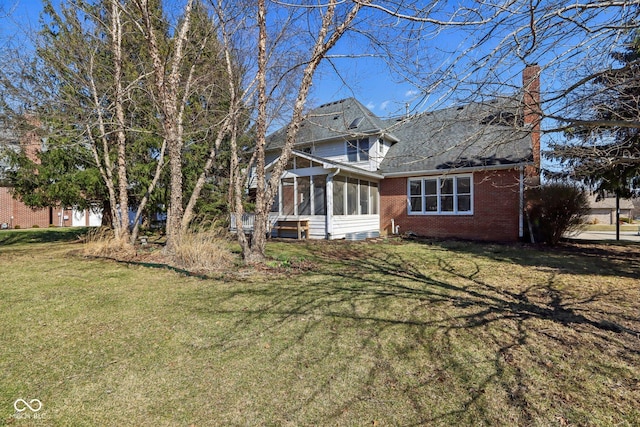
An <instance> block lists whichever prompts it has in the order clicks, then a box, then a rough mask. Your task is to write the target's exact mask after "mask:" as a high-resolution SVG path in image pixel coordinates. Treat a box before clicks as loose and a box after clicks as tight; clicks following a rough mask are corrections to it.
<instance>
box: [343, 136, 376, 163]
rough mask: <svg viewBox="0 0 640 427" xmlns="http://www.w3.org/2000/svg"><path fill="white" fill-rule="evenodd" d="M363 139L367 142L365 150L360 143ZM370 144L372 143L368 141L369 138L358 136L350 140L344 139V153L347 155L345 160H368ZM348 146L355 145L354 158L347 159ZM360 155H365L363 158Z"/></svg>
mask: <svg viewBox="0 0 640 427" xmlns="http://www.w3.org/2000/svg"><path fill="white" fill-rule="evenodd" d="M364 141H366V142H367V144H368V146H367V149H366V151H365V150H363V149H362V148H361V144H362V143H363V142H364ZM354 143H355V144H354ZM371 145H373V144H371V141H370V139H369V138H358V139H352V140H349V141H345V144H344V147H345V155H346V157H347V162H352V163H356V162H368V161H369V160H370V159H371ZM349 146H351V147H355V149H356V159H355V160H349ZM362 157H366V159H363V158H362Z"/></svg>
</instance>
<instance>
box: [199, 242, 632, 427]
mask: <svg viewBox="0 0 640 427" xmlns="http://www.w3.org/2000/svg"><path fill="white" fill-rule="evenodd" d="M314 248H315V250H318V251H319V253H317V255H318V256H319V257H320V258H323V259H325V260H326V264H324V267H323V266H322V265H320V266H319V269H318V270H319V271H315V272H313V273H310V274H309V275H305V278H304V279H301V280H299V281H295V283H291V282H285V283H272V284H263V285H261V286H255V287H253V288H252V287H245V288H243V289H242V290H239V289H235V290H234V289H229V291H228V292H225V293H222V294H220V293H216V294H212V295H211V296H210V297H211V298H204V299H200V300H199V301H198V302H195V301H193V302H194V306H192V307H191V309H194V308H195V309H196V310H198V311H200V312H204V313H207V314H208V315H214V316H220V315H223V316H232V317H233V319H234V321H233V324H231V325H228V329H227V330H226V332H225V334H224V337H222V339H221V341H220V343H221V344H220V345H222V346H226V347H227V348H232V347H234V346H235V345H238V346H242V345H244V344H242V340H239V338H238V337H243V338H242V339H246V338H247V334H248V333H249V335H250V336H251V337H255V338H257V337H263V336H272V335H274V334H277V333H281V334H284V335H285V337H283V336H280V339H283V340H284V341H285V343H284V344H283V345H280V346H279V347H277V348H274V350H273V353H274V354H273V359H274V360H277V359H290V358H292V357H293V358H294V359H297V360H300V361H301V366H299V367H298V368H299V369H301V370H304V368H303V366H304V365H305V364H307V363H312V364H331V365H332V366H333V368H332V369H333V374H332V375H330V376H326V375H319V377H318V380H317V381H316V382H314V383H312V384H307V385H306V388H307V389H308V388H311V389H312V392H311V393H308V395H307V396H306V397H305V398H304V399H296V400H297V401H299V402H300V403H298V404H297V405H296V406H295V407H294V408H290V409H289V410H290V411H292V412H293V413H304V412H305V411H306V410H307V408H309V407H313V406H314V405H318V404H319V402H321V401H323V400H324V399H326V398H327V396H331V395H332V390H333V388H334V385H333V384H334V383H335V382H336V381H338V380H337V379H338V378H340V377H341V376H349V375H352V374H351V372H352V371H354V370H359V369H360V370H361V369H362V368H363V367H365V368H366V370H367V373H366V375H365V376H364V377H361V378H359V379H358V380H357V381H355V382H354V384H353V388H354V390H352V391H351V393H347V395H346V396H345V397H344V398H342V399H341V400H340V402H339V403H336V406H335V408H334V410H333V411H332V412H331V413H324V414H323V417H322V420H323V421H331V420H333V421H335V422H338V423H340V422H341V420H344V417H345V413H346V412H348V411H349V410H355V408H362V407H363V406H364V407H367V405H368V404H369V403H371V402H375V401H376V398H377V397H376V396H377V395H378V394H383V395H384V396H387V397H391V398H392V399H393V400H395V404H398V405H401V406H402V407H403V408H404V409H403V410H405V411H409V412H411V413H407V414H405V415H406V422H400V421H402V420H398V419H395V421H396V423H399V424H403V425H424V424H448V423H450V422H452V421H459V422H461V423H463V424H466V423H478V422H480V423H489V424H491V423H496V422H505V420H506V418H500V417H501V416H503V415H504V414H496V413H491V411H490V409H489V408H490V407H491V405H492V404H491V403H489V400H490V398H488V397H486V395H485V392H486V393H489V391H488V390H492V393H495V391H496V389H498V391H499V394H500V395H501V396H503V397H504V399H505V400H506V402H507V403H505V404H504V406H503V407H502V409H503V410H504V409H508V410H509V411H512V412H513V414H512V415H511V416H513V417H516V419H515V421H516V423H517V424H531V423H533V421H534V420H540V419H546V420H547V421H549V422H552V421H553V422H557V420H558V419H559V418H555V419H554V417H555V416H557V417H564V416H566V413H564V412H563V411H565V409H563V408H562V404H561V403H560V404H558V403H557V402H553V401H552V402H542V403H541V402H538V401H536V399H537V397H536V394H535V393H534V390H532V389H533V388H535V387H536V386H539V384H538V385H536V384H531V375H530V373H528V370H529V369H533V370H539V371H543V372H545V373H546V374H547V376H548V377H549V378H550V379H549V381H550V382H551V383H553V382H554V381H557V382H558V383H557V384H555V383H554V384H555V385H556V386H557V387H556V388H555V389H552V390H549V393H551V394H553V393H561V392H560V391H559V390H560V389H562V387H563V385H562V381H561V380H556V379H555V378H556V377H558V376H562V375H565V376H566V373H565V372H564V371H563V369H565V368H561V367H556V366H555V365H556V364H563V363H571V358H572V357H574V356H567V357H568V358H569V359H568V361H567V362H564V361H563V360H561V359H562V357H560V360H559V361H555V360H554V361H553V362H549V361H548V360H547V359H545V357H544V353H545V351H546V350H544V348H543V347H540V344H539V343H538V341H539V340H545V342H547V343H555V344H554V345H556V346H559V347H560V348H561V349H564V351H565V352H567V353H570V352H572V351H577V352H578V353H579V352H580V348H581V347H583V346H587V347H589V348H591V347H593V346H595V347H597V348H602V349H605V348H606V351H608V352H610V353H615V354H616V357H618V358H619V359H620V360H624V361H626V363H628V364H630V365H631V366H634V365H635V364H637V363H638V360H639V356H640V343H639V342H638V336H640V331H639V330H638V329H640V328H638V327H637V325H638V319H637V318H633V316H628V317H626V318H625V317H624V316H621V315H619V314H618V313H614V312H608V311H606V309H602V308H600V309H599V310H598V311H594V310H593V309H592V308H591V307H590V304H594V303H597V302H598V301H600V300H602V299H606V298H609V297H611V296H612V294H613V293H614V292H618V291H611V292H604V291H594V292H591V293H589V294H587V295H585V296H582V297H572V296H570V295H568V294H565V293H563V292H562V290H560V289H559V287H558V286H557V284H556V278H557V274H556V273H555V272H548V273H546V280H545V281H544V282H543V283H534V284H531V285H527V286H526V287H524V288H518V287H515V286H505V287H499V286H495V285H492V284H489V283H487V282H486V281H484V280H482V279H481V277H482V274H481V273H482V272H481V269H480V266H479V265H478V264H477V263H474V262H471V264H469V265H466V266H465V268H460V266H455V265H453V263H451V262H450V261H449V260H447V258H446V257H445V256H440V255H438V256H437V257H436V258H435V259H432V260H431V262H432V264H433V265H431V266H428V267H425V266H424V265H422V264H420V258H419V257H418V259H416V257H415V256H414V254H403V253H397V252H390V251H378V250H376V248H375V245H373V246H365V245H344V246H343V247H336V246H329V245H327V246H324V247H322V246H319V247H314ZM441 255H442V254H441ZM463 270H464V271H463ZM306 276H309V277H306ZM310 278H312V279H313V281H312V282H310V281H309V280H308V279H310ZM214 295H215V296H214ZM200 297H201V298H202V297H203V295H200ZM237 301H243V302H242V305H243V307H242V308H238V307H235V308H234V305H235V304H236V302H237ZM292 325H295V327H294V328H293V329H291V328H292ZM301 325H303V326H301ZM334 329H335V330H334ZM248 331H253V332H248ZM317 335H321V336H325V337H329V339H328V341H327V342H324V341H321V342H318V341H317V338H315V337H316V336H317ZM342 340H348V341H349V345H351V348H350V349H349V351H348V352H346V353H343V354H341V355H336V351H337V350H336V349H337V348H339V347H340V345H341V342H342ZM461 340H462V341H461ZM465 340H468V342H466V341H465ZM583 340H584V343H583ZM310 341H312V342H313V348H309V344H308V342H310ZM469 348H475V349H476V350H477V351H478V352H479V353H478V354H480V356H469V357H468V358H467V356H465V354H466V353H465V352H466V351H470V350H469ZM425 349H427V350H425ZM560 351H561V352H562V350H560ZM292 352H293V353H295V354H294V355H293V356H292V354H291V353H292ZM311 354H312V355H311ZM415 354H422V356H423V357H422V359H423V360H418V361H414V360H411V358H412V357H413V356H412V355H415ZM523 355H526V357H528V358H529V359H530V360H529V362H528V363H531V364H532V365H531V366H528V365H527V364H523V363H521V361H518V358H522V357H525V356H523ZM556 356H557V355H555V356H554V357H556ZM474 357H478V358H480V359H483V363H486V364H487V365H488V367H485V370H484V371H482V372H480V371H478V372H476V371H475V368H474V366H473V363H474V362H472V361H471V360H463V361H461V359H465V358H467V359H473V358H474ZM575 357H579V356H575ZM466 362H468V365H465V363H466ZM406 363H409V365H411V366H412V368H411V369H412V372H411V375H410V376H411V380H407V377H406V375H405V374H406V373H405V372H401V371H400V369H399V367H398V366H404V364H406ZM594 369H595V368H594ZM602 369H604V368H602ZM543 376H544V375H543ZM569 382H571V381H569ZM543 385H546V383H543ZM572 386H573V387H576V388H577V392H576V393H578V394H589V393H591V394H593V392H590V391H589V390H588V389H587V388H585V389H584V390H583V389H581V387H583V386H582V385H581V384H572ZM628 387H629V388H633V387H636V386H634V385H633V384H629V385H628ZM381 388H382V389H383V390H384V392H383V393H381V392H378V391H377V390H380V389H381ZM454 389H455V391H454ZM427 391H429V392H430V393H431V394H433V392H434V391H436V392H438V393H441V394H442V396H441V402H428V399H425V397H424V393H427ZM535 392H536V393H537V391H535ZM384 393H387V394H384ZM630 395H633V393H630ZM591 398H592V399H594V400H595V399H597V400H598V401H600V400H603V401H604V403H603V405H604V406H605V407H606V405H607V400H606V399H611V396H605V397H602V399H600V397H598V396H593V395H592V396H591ZM549 399H551V400H552V399H553V396H551V397H549ZM631 399H633V397H632V398H631ZM377 403H378V404H381V405H382V406H383V409H384V407H385V405H387V406H388V407H386V409H387V410H388V411H389V413H393V411H394V407H393V406H391V404H390V403H389V402H386V403H385V402H377ZM554 405H555V406H554ZM566 406H567V407H570V406H571V405H569V404H567V405H566ZM631 406H632V407H633V405H632V404H631ZM550 407H554V408H555V409H556V411H557V412H556V414H555V415H554V414H550V413H547V412H546V411H548V410H549V408H550ZM498 409H500V408H498ZM591 409H592V408H589V407H583V408H581V410H576V412H577V413H578V415H575V414H574V416H575V417H578V418H577V419H574V420H573V422H576V423H577V424H580V423H584V422H585V419H584V418H582V419H581V418H580V416H582V417H588V413H589V411H590V410H591ZM580 414H582V415H580ZM478 417H480V418H478ZM482 417H484V418H482ZM307 421H308V420H307ZM314 421H320V420H314ZM387 421H388V420H387ZM569 421H571V420H569ZM586 422H587V423H588V418H587V419H586Z"/></svg>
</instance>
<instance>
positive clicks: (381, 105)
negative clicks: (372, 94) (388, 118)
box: [380, 101, 391, 110]
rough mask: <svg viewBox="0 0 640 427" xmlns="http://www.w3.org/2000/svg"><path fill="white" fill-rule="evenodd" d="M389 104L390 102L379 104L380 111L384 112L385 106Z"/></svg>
mask: <svg viewBox="0 0 640 427" xmlns="http://www.w3.org/2000/svg"><path fill="white" fill-rule="evenodd" d="M389 102H391V101H384V102H383V103H382V104H380V109H381V110H386V109H387V106H388V105H389Z"/></svg>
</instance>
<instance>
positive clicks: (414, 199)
mask: <svg viewBox="0 0 640 427" xmlns="http://www.w3.org/2000/svg"><path fill="white" fill-rule="evenodd" d="M408 190H409V200H408V201H409V206H408V209H409V214H423V215H428V214H431V215H438V214H441V215H458V214H459V215H471V214H473V176H472V175H448V176H441V177H425V178H411V179H409V189H408Z"/></svg>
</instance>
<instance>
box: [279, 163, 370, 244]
mask: <svg viewBox="0 0 640 427" xmlns="http://www.w3.org/2000/svg"><path fill="white" fill-rule="evenodd" d="M274 164H275V160H274V161H273V162H271V163H270V164H269V165H268V166H267V173H269V171H270V170H271V169H272V168H273V165H274ZM381 179H382V176H381V175H379V174H377V173H375V172H371V171H366V170H364V169H360V168H358V167H354V166H349V165H345V164H342V163H339V162H334V161H330V160H327V159H323V158H320V157H316V156H312V155H310V154H307V153H304V152H301V151H295V150H294V151H293V155H292V158H291V160H290V161H289V164H288V165H287V169H286V170H285V172H284V173H283V174H282V178H281V179H280V185H279V188H278V191H277V194H276V197H275V200H274V203H273V205H272V207H271V213H270V224H271V235H272V236H273V237H299V235H300V233H299V230H295V229H294V228H295V227H294V225H297V226H298V228H303V229H304V230H305V232H304V236H303V237H307V238H312V239H344V238H346V239H351V240H359V239H364V238H368V237H377V236H378V235H379V234H380V214H379V212H380V206H379V205H380V197H379V193H378V185H379V182H380V180H381Z"/></svg>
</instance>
